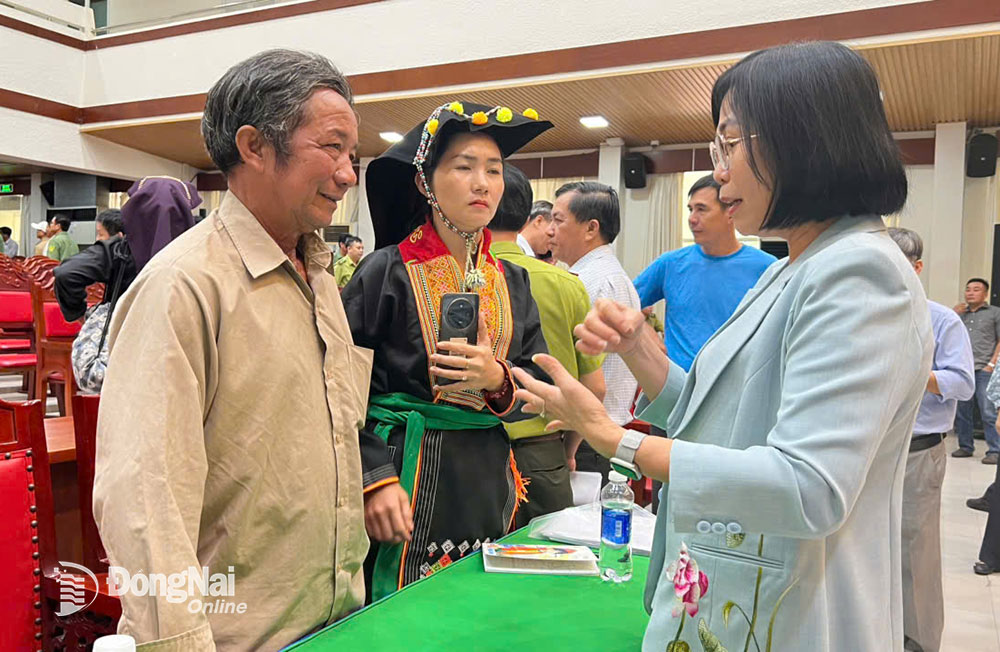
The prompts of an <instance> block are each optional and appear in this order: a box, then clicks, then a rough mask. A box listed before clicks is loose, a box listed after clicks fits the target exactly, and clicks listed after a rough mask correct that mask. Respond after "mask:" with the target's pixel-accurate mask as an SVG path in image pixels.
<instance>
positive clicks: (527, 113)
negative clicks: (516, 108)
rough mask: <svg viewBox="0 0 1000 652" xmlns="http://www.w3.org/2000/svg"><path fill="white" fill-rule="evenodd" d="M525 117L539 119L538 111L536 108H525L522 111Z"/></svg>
mask: <svg viewBox="0 0 1000 652" xmlns="http://www.w3.org/2000/svg"><path fill="white" fill-rule="evenodd" d="M521 115H523V116H524V117H525V118H531V119H532V120H538V111H536V110H534V109H525V110H524V113H522V114H521Z"/></svg>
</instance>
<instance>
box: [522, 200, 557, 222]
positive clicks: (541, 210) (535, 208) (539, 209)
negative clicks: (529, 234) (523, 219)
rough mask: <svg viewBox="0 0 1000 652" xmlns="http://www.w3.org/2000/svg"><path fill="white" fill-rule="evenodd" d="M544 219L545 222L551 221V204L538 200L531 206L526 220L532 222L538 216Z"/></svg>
mask: <svg viewBox="0 0 1000 652" xmlns="http://www.w3.org/2000/svg"><path fill="white" fill-rule="evenodd" d="M539 215H540V216H542V217H543V218H545V221H546V222H551V221H552V202H550V201H545V200H544V199H539V200H538V201H536V202H535V203H534V204H532V205H531V212H530V213H529V214H528V219H529V220H533V219H535V218H536V217H538V216H539Z"/></svg>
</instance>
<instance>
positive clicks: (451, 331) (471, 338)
mask: <svg viewBox="0 0 1000 652" xmlns="http://www.w3.org/2000/svg"><path fill="white" fill-rule="evenodd" d="M438 314H439V315H440V316H441V324H440V326H439V329H438V341H439V342H442V341H445V342H463V343H466V344H473V345H475V344H476V341H477V335H478V334H479V295H478V294H476V293H475V292H450V293H448V294H445V295H444V296H442V297H441V311H440V312H439V313H438ZM455 382H458V381H456V380H452V379H451V378H442V377H440V376H438V377H437V384H438V385H441V386H444V385H449V384H451V383H455Z"/></svg>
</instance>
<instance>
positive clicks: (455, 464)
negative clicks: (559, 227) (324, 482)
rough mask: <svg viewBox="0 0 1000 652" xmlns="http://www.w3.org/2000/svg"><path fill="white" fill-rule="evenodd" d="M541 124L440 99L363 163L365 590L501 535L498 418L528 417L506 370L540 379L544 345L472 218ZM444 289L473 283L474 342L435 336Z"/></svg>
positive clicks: (353, 289)
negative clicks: (370, 246)
mask: <svg viewBox="0 0 1000 652" xmlns="http://www.w3.org/2000/svg"><path fill="white" fill-rule="evenodd" d="M551 126H552V125H551V123H549V122H545V121H540V120H538V117H537V114H536V113H535V112H534V111H532V110H528V111H525V113H524V115H515V114H514V113H513V112H512V111H511V110H510V109H508V108H506V107H493V108H490V107H485V106H480V105H472V104H468V103H467V104H465V105H464V106H463V105H462V104H461V103H458V102H453V103H451V104H448V105H444V106H442V107H439V108H438V109H436V110H435V111H434V113H432V114H431V116H430V118H428V119H427V120H426V121H424V122H422V123H421V124H420V125H418V126H416V127H415V128H414V129H413V130H411V131H410V132H409V133H408V134H407V136H406V137H405V138H404V139H403V140H402V141H401V142H399V143H397V144H396V145H394V146H393V147H391V148H390V149H389V150H388V151H387V152H386V153H385V154H383V155H382V156H380V157H379V158H377V159H376V160H374V161H373V162H372V163H371V164H370V165H369V166H368V171H367V177H366V183H367V190H368V201H369V206H370V209H371V214H372V221H373V223H374V226H375V237H376V244H375V246H376V249H377V250H376V251H375V252H373V253H372V254H371V255H369V256H368V257H367V258H365V259H363V260H362V261H361V263H360V265H359V267H358V269H357V271H356V272H355V274H354V277H353V278H352V279H351V281H350V283H348V285H347V286H346V287H345V288H344V291H343V294H342V299H343V303H344V309H345V310H346V311H347V318H348V321H349V322H350V324H351V332H352V335H353V336H354V343H355V344H357V345H358V346H363V347H368V348H371V349H374V351H375V360H374V365H373V369H372V380H371V399H370V401H371V402H370V409H369V413H368V422H367V423H366V425H365V427H364V428H363V429H362V430H361V432H360V437H361V457H362V468H363V471H364V477H363V482H364V487H365V525H366V527H367V529H368V534H369V536H370V537H371V538H372V539H373V544H372V551H371V552H370V553H369V557H368V560H367V561H366V563H365V568H366V575H367V579H368V581H367V586H368V587H369V596H370V597H371V598H372V599H374V600H377V599H379V598H381V597H383V596H385V595H388V594H389V593H392V592H393V591H395V590H396V589H398V588H402V587H403V586H405V585H407V584H409V583H411V582H413V581H415V580H417V579H420V578H421V577H424V576H426V575H429V574H431V573H433V572H434V571H436V570H438V569H440V568H443V567H445V566H447V565H448V564H450V563H452V562H453V561H457V560H458V559H460V558H462V557H463V556H465V555H467V554H471V553H472V552H474V551H476V550H478V549H479V547H480V546H481V545H482V543H484V542H485V541H488V540H493V539H496V538H498V537H500V536H503V535H504V534H506V533H507V532H508V531H509V530H510V528H511V527H512V524H513V522H514V512H515V510H516V509H517V505H518V502H520V501H523V500H524V493H525V492H524V486H523V482H522V480H521V478H520V476H519V474H518V472H517V469H516V466H515V464H514V458H513V455H512V454H511V448H510V441H509V440H508V438H507V435H506V432H505V431H504V428H503V425H502V422H501V420H503V421H518V420H521V419H525V418H529V417H530V416H531V415H527V414H524V413H522V412H521V410H520V406H519V405H518V404H516V403H515V401H514V397H513V392H514V389H515V385H514V379H513V376H512V374H511V368H512V367H515V366H516V367H521V368H524V369H526V370H528V371H529V372H530V373H532V374H535V375H538V376H540V377H545V376H544V374H543V373H542V372H541V371H540V370H539V369H538V367H536V366H535V365H534V363H533V362H532V361H531V356H532V355H534V354H536V353H539V352H544V351H546V346H545V340H544V338H543V336H542V332H541V328H540V324H539V320H538V309H537V307H536V306H535V302H534V300H533V299H532V298H531V292H530V288H529V286H528V276H527V273H526V272H525V271H524V270H523V269H521V268H520V267H517V266H515V265H511V264H508V263H503V264H501V262H500V261H499V260H496V259H494V258H493V257H492V256H491V255H490V253H489V248H490V233H489V231H488V230H486V229H485V226H486V224H488V223H489V222H490V220H491V219H492V218H493V214H494V213H495V211H496V208H497V205H498V204H499V202H500V197H501V196H502V194H503V159H504V158H506V157H507V156H508V155H510V154H512V153H513V152H515V151H516V150H518V149H519V148H521V147H522V146H524V145H525V144H526V143H528V142H529V141H530V140H531V139H533V138H534V137H535V136H537V135H538V134H540V133H542V132H543V131H545V130H546V129H549V128H551ZM452 292H476V293H477V294H478V295H479V302H480V318H479V321H480V323H479V334H478V343H477V345H475V346H474V345H471V344H459V343H454V342H438V336H439V331H438V324H439V315H438V312H439V310H440V306H441V297H442V295H444V294H446V293H452ZM439 377H445V378H450V379H451V380H453V381H454V384H446V385H444V386H443V387H439V386H438V385H437V380H436V379H437V378H439Z"/></svg>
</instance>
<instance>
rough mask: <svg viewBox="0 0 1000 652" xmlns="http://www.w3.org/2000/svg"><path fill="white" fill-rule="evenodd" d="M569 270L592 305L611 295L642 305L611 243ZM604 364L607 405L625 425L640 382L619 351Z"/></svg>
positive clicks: (610, 411) (588, 254) (617, 298)
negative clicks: (585, 289)
mask: <svg viewBox="0 0 1000 652" xmlns="http://www.w3.org/2000/svg"><path fill="white" fill-rule="evenodd" d="M569 271H570V272H572V273H573V274H576V275H577V276H579V277H580V280H581V281H583V285H584V287H585V288H587V294H589V295H590V303H591V305H593V303H594V302H595V301H597V300H598V299H611V300H612V301H616V302H618V303H620V304H622V305H624V306H628V307H629V308H635V309H636V310H639V309H640V308H641V306H640V305H639V295H638V294H637V293H636V291H635V286H634V285H633V284H632V280H631V279H630V278H629V277H628V274H626V273H625V269H624V268H623V267H622V264H621V263H620V262H618V259H617V258H616V257H615V253H614V250H612V249H611V245H602V246H600V247H597V248H596V249H593V250H592V251H590V252H588V253H587V254H585V255H583V256H582V257H581V258H580V260H578V261H576V263H575V264H574V265H573V266H572V267H571V268H570V270H569ZM601 368H602V369H603V370H604V383H605V385H606V386H607V390H606V393H605V395H604V409H605V410H607V412H608V416H610V417H611V419H612V420H613V421H614V422H615V423H617V424H618V425H620V426H621V425H625V424H626V423H628V422H629V421H631V420H632V402H633V401H634V400H635V392H636V389H637V388H638V386H639V384H638V383H637V382H636V380H635V377H634V376H632V372H631V371H629V370H628V367H627V366H626V365H625V361H624V360H622V359H621V356H619V355H617V354H613V353H611V354H608V356H607V357H606V358H605V359H604V365H603V366H602V367H601Z"/></svg>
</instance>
